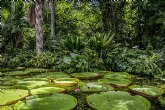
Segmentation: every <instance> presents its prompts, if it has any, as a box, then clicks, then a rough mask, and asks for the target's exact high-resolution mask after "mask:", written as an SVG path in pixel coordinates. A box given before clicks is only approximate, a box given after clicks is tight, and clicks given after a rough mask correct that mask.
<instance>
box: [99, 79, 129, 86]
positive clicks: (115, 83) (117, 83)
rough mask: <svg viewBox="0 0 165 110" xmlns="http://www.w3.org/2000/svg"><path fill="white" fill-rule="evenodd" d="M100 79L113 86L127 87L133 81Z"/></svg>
mask: <svg viewBox="0 0 165 110" xmlns="http://www.w3.org/2000/svg"><path fill="white" fill-rule="evenodd" d="M98 81H99V82H102V83H106V84H110V85H111V86H113V87H127V86H129V85H130V84H131V81H130V80H127V79H99V80H98Z"/></svg>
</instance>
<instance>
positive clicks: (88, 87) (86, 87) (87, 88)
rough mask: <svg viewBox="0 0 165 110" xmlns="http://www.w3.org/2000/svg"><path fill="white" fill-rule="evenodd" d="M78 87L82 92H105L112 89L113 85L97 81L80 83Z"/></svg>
mask: <svg viewBox="0 0 165 110" xmlns="http://www.w3.org/2000/svg"><path fill="white" fill-rule="evenodd" d="M80 89H81V90H82V91H83V92H105V91H110V90H113V87H111V86H110V85H106V84H103V83H99V82H90V83H81V84H80Z"/></svg>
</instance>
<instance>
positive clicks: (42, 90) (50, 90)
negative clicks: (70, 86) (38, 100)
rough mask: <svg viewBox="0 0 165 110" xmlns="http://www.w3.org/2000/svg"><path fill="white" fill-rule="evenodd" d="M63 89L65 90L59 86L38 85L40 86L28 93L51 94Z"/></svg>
mask: <svg viewBox="0 0 165 110" xmlns="http://www.w3.org/2000/svg"><path fill="white" fill-rule="evenodd" d="M63 91H65V89H63V88H60V87H40V88H36V89H32V90H31V92H30V93H31V94H32V95H36V94H52V93H58V92H63Z"/></svg>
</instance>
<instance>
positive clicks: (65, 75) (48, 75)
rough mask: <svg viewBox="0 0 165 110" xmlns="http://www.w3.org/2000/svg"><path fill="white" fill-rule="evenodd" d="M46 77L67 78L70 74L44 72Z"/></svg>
mask: <svg viewBox="0 0 165 110" xmlns="http://www.w3.org/2000/svg"><path fill="white" fill-rule="evenodd" d="M46 75H47V78H48V79H57V78H69V77H70V76H69V75H67V74H66V73H63V72H49V73H47V74H46Z"/></svg>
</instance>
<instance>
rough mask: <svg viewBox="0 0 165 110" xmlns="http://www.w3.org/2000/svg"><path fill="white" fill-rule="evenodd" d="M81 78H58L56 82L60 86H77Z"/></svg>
mask: <svg viewBox="0 0 165 110" xmlns="http://www.w3.org/2000/svg"><path fill="white" fill-rule="evenodd" d="M78 82H79V80H78V79H76V78H58V79H56V80H54V83H55V84H56V85H59V86H76V85H77V84H78Z"/></svg>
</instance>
